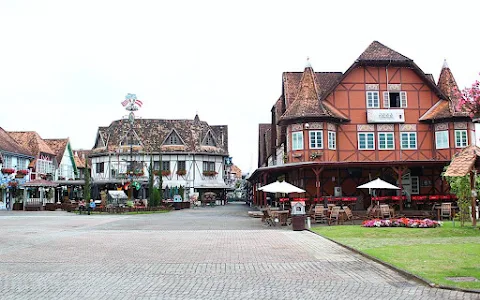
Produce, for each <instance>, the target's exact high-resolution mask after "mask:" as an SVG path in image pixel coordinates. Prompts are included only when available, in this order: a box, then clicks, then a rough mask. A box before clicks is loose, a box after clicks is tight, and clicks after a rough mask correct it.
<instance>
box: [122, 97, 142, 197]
mask: <svg viewBox="0 0 480 300" xmlns="http://www.w3.org/2000/svg"><path fill="white" fill-rule="evenodd" d="M122 105H123V107H125V109H126V110H127V111H129V112H130V113H129V114H128V121H129V122H130V132H129V134H130V170H127V172H129V173H130V174H127V175H128V177H129V178H130V200H133V175H134V172H135V170H133V125H134V123H135V114H134V113H133V112H134V111H137V110H138V109H139V108H140V107H142V105H143V102H142V101H140V100H138V99H137V95H135V94H130V93H128V94H127V96H125V100H124V101H122Z"/></svg>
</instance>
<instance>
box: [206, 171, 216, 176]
mask: <svg viewBox="0 0 480 300" xmlns="http://www.w3.org/2000/svg"><path fill="white" fill-rule="evenodd" d="M217 174H218V173H217V172H215V171H203V176H209V177H212V176H215V175H217Z"/></svg>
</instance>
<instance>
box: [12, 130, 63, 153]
mask: <svg viewBox="0 0 480 300" xmlns="http://www.w3.org/2000/svg"><path fill="white" fill-rule="evenodd" d="M8 134H9V135H10V136H11V137H12V138H13V139H14V140H15V141H16V142H17V143H19V144H20V145H21V146H22V147H24V148H25V149H27V151H28V153H29V154H30V155H31V156H34V157H37V156H38V155H39V154H40V152H42V153H46V154H51V155H55V151H53V150H52V149H50V147H49V146H48V145H47V144H46V143H45V141H44V140H43V139H42V138H41V137H40V135H38V133H36V132H35V131H10V132H8Z"/></svg>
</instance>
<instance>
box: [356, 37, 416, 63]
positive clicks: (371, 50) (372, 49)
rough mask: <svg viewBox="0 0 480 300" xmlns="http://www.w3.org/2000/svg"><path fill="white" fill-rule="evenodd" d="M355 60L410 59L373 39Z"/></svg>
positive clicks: (398, 60) (399, 60)
mask: <svg viewBox="0 0 480 300" xmlns="http://www.w3.org/2000/svg"><path fill="white" fill-rule="evenodd" d="M357 61H359V62H360V61H397V62H401V61H411V59H410V58H408V57H406V56H404V55H402V54H400V53H398V52H396V51H394V50H392V49H390V48H388V47H387V46H385V45H383V44H382V43H380V42H378V41H373V42H372V43H371V44H370V45H369V46H368V47H367V49H365V51H363V53H362V54H360V56H359V57H358V59H357Z"/></svg>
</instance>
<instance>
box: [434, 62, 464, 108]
mask: <svg viewBox="0 0 480 300" xmlns="http://www.w3.org/2000/svg"><path fill="white" fill-rule="evenodd" d="M437 86H438V88H439V89H440V90H441V91H442V92H443V93H444V94H445V95H446V96H448V97H449V98H450V100H452V101H455V100H457V98H458V96H456V93H457V91H458V90H459V89H458V85H457V82H456V81H455V77H453V74H452V71H451V70H450V68H449V67H448V64H447V60H446V59H445V60H444V61H443V66H442V71H440V76H439V77H438V84H437Z"/></svg>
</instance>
